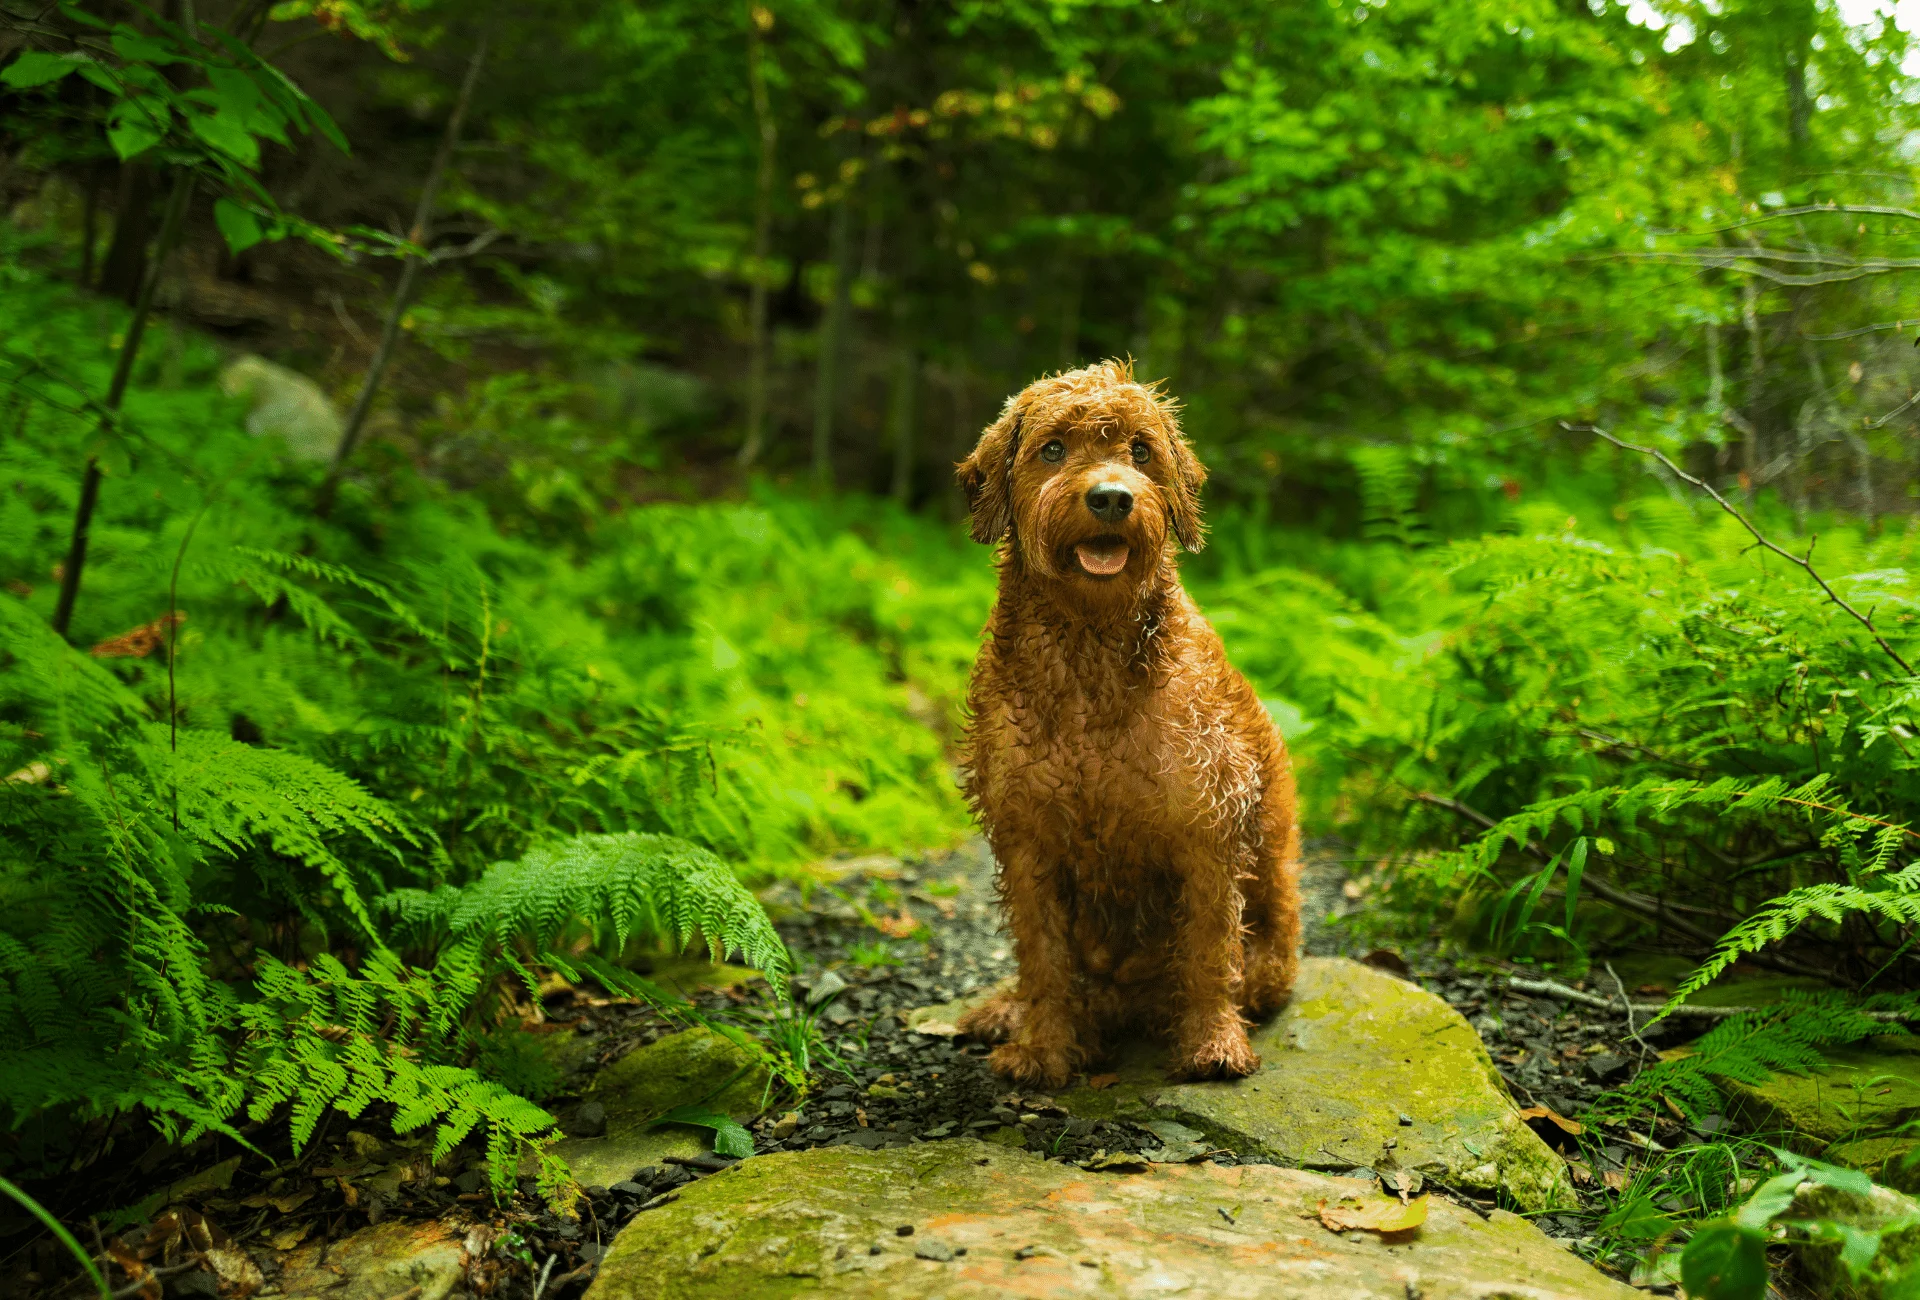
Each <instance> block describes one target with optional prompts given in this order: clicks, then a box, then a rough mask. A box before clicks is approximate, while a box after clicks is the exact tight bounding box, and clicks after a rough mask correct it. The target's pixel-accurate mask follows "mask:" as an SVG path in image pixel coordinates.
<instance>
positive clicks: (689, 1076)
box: [553, 1029, 767, 1187]
mask: <svg viewBox="0 0 1920 1300" xmlns="http://www.w3.org/2000/svg"><path fill="white" fill-rule="evenodd" d="M766 1085H767V1072H766V1070H765V1069H764V1068H763V1067H762V1066H761V1065H760V1064H759V1062H758V1060H757V1058H755V1056H754V1055H753V1054H752V1053H750V1052H748V1051H747V1050H746V1049H745V1048H743V1047H741V1046H740V1045H739V1044H737V1043H734V1042H732V1041H730V1040H729V1039H726V1038H724V1037H722V1036H721V1035H719V1034H716V1033H714V1032H712V1031H711V1030H707V1029H688V1030H683V1031H682V1032H680V1033H677V1034H669V1035H667V1036H666V1037H665V1038H662V1039H660V1040H659V1041H658V1042H656V1043H653V1044H651V1045H649V1046H647V1047H643V1048H641V1049H640V1050H639V1051H636V1052H629V1053H628V1054H627V1055H625V1056H623V1057H621V1058H620V1059H619V1060H617V1061H615V1062H614V1063H613V1064H612V1065H609V1066H608V1067H607V1068H606V1069H604V1070H602V1071H600V1072H599V1073H598V1074H596V1075H595V1076H594V1079H593V1086H592V1087H591V1089H590V1090H589V1091H588V1093H587V1098H588V1100H591V1101H597V1102H599V1103H600V1104H601V1105H602V1106H604V1107H605V1108H606V1121H607V1129H606V1134H605V1136H603V1137H585V1138H569V1139H567V1140H565V1141H562V1142H558V1143H555V1144H554V1147H553V1153H554V1154H555V1155H557V1156H559V1157H560V1158H561V1159H563V1160H565V1161H566V1162H567V1163H568V1164H569V1165H571V1166H572V1167H573V1174H574V1177H575V1178H577V1179H579V1181H580V1183H581V1185H582V1186H584V1187H593V1186H602V1187H605V1186H609V1185H611V1184H613V1183H617V1182H619V1181H620V1180H621V1179H623V1178H628V1177H630V1176H631V1175H632V1174H633V1171H634V1170H636V1169H639V1168H641V1167H643V1166H645V1165H657V1164H659V1163H660V1162H661V1161H662V1160H664V1159H665V1158H666V1157H668V1156H692V1155H698V1154H700V1153H701V1152H705V1151H710V1150H712V1146H713V1143H712V1134H711V1133H710V1132H709V1131H708V1130H706V1129H702V1128H689V1127H685V1126H681V1125H675V1124H669V1125H662V1126H661V1127H658V1128H651V1127H649V1125H650V1124H651V1123H652V1121H654V1120H656V1119H658V1118H659V1117H660V1116H661V1115H663V1114H665V1113H666V1112H667V1111H670V1110H672V1109H673V1108H674V1107H675V1106H684V1105H688V1104H691V1103H695V1102H698V1103H700V1104H701V1105H704V1106H705V1107H706V1108H707V1109H708V1110H711V1111H716V1112H718V1113H720V1114H723V1115H731V1116H733V1117H734V1118H735V1119H741V1120H745V1119H750V1118H752V1117H753V1116H754V1115H757V1114H758V1113H759V1112H760V1107H761V1104H762V1098H763V1097H764V1096H765V1092H766Z"/></svg>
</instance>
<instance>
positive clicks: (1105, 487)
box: [1087, 481, 1133, 524]
mask: <svg viewBox="0 0 1920 1300" xmlns="http://www.w3.org/2000/svg"><path fill="white" fill-rule="evenodd" d="M1087 509H1088V510H1090V511H1092V512H1093V517H1094V518H1095V519H1098V520H1100V521H1101V522H1102V523H1108V524H1117V523H1119V522H1120V521H1121V520H1122V519H1125V518H1126V517H1127V516H1128V515H1130V514H1132V513H1133V493H1132V492H1131V491H1129V490H1128V489H1127V487H1126V485H1125V484H1122V483H1114V482H1111V481H1109V482H1106V483H1095V484H1094V485H1093V486H1092V487H1091V488H1088V489H1087Z"/></svg>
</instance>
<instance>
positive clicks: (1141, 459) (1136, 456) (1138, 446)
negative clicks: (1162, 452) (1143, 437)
mask: <svg viewBox="0 0 1920 1300" xmlns="http://www.w3.org/2000/svg"><path fill="white" fill-rule="evenodd" d="M1152 459H1153V448H1151V447H1149V446H1147V444H1146V443H1144V442H1136V443H1134V444H1133V463H1134V464H1136V465H1144V464H1146V463H1147V462H1148V461H1150V460H1152Z"/></svg>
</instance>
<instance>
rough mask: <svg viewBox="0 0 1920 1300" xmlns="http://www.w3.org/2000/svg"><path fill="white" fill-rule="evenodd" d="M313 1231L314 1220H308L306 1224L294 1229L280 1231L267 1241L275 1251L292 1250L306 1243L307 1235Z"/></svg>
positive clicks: (296, 1226)
mask: <svg viewBox="0 0 1920 1300" xmlns="http://www.w3.org/2000/svg"><path fill="white" fill-rule="evenodd" d="M312 1231H313V1220H312V1219H308V1220H307V1221H306V1222H305V1223H301V1224H296V1225H295V1226H294V1227H291V1228H282V1229H280V1231H278V1232H276V1233H274V1234H273V1235H272V1236H271V1237H268V1238H267V1240H268V1241H269V1242H271V1243H272V1244H273V1248H274V1249H275V1250H292V1249H293V1248H294V1247H295V1246H298V1245H299V1244H300V1243H301V1242H303V1241H305V1240H306V1239H307V1234H308V1233H309V1232H312Z"/></svg>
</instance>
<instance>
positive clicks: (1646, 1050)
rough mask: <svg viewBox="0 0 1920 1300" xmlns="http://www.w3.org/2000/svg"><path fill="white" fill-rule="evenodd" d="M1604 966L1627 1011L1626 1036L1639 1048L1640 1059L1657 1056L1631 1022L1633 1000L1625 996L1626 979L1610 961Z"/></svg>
mask: <svg viewBox="0 0 1920 1300" xmlns="http://www.w3.org/2000/svg"><path fill="white" fill-rule="evenodd" d="M1606 968H1607V974H1609V975H1611V976H1613V983H1614V986H1615V987H1616V988H1618V989H1619V990H1620V1005H1621V1006H1623V1007H1625V1008H1626V1011H1627V1037H1628V1038H1631V1039H1632V1040H1633V1041H1634V1043H1635V1044H1636V1045H1637V1046H1638V1047H1639V1048H1640V1059H1641V1060H1643V1061H1644V1060H1646V1059H1647V1057H1649V1056H1658V1055H1659V1053H1658V1052H1656V1051H1654V1050H1653V1049H1652V1048H1651V1047H1649V1046H1647V1040H1646V1039H1644V1038H1642V1037H1640V1028H1639V1026H1637V1025H1635V1024H1634V1023H1633V1000H1632V999H1631V998H1629V997H1628V996H1627V984H1626V981H1625V980H1623V979H1621V978H1620V974H1619V972H1617V971H1616V970H1614V969H1613V963H1612V962H1607V963H1606Z"/></svg>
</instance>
